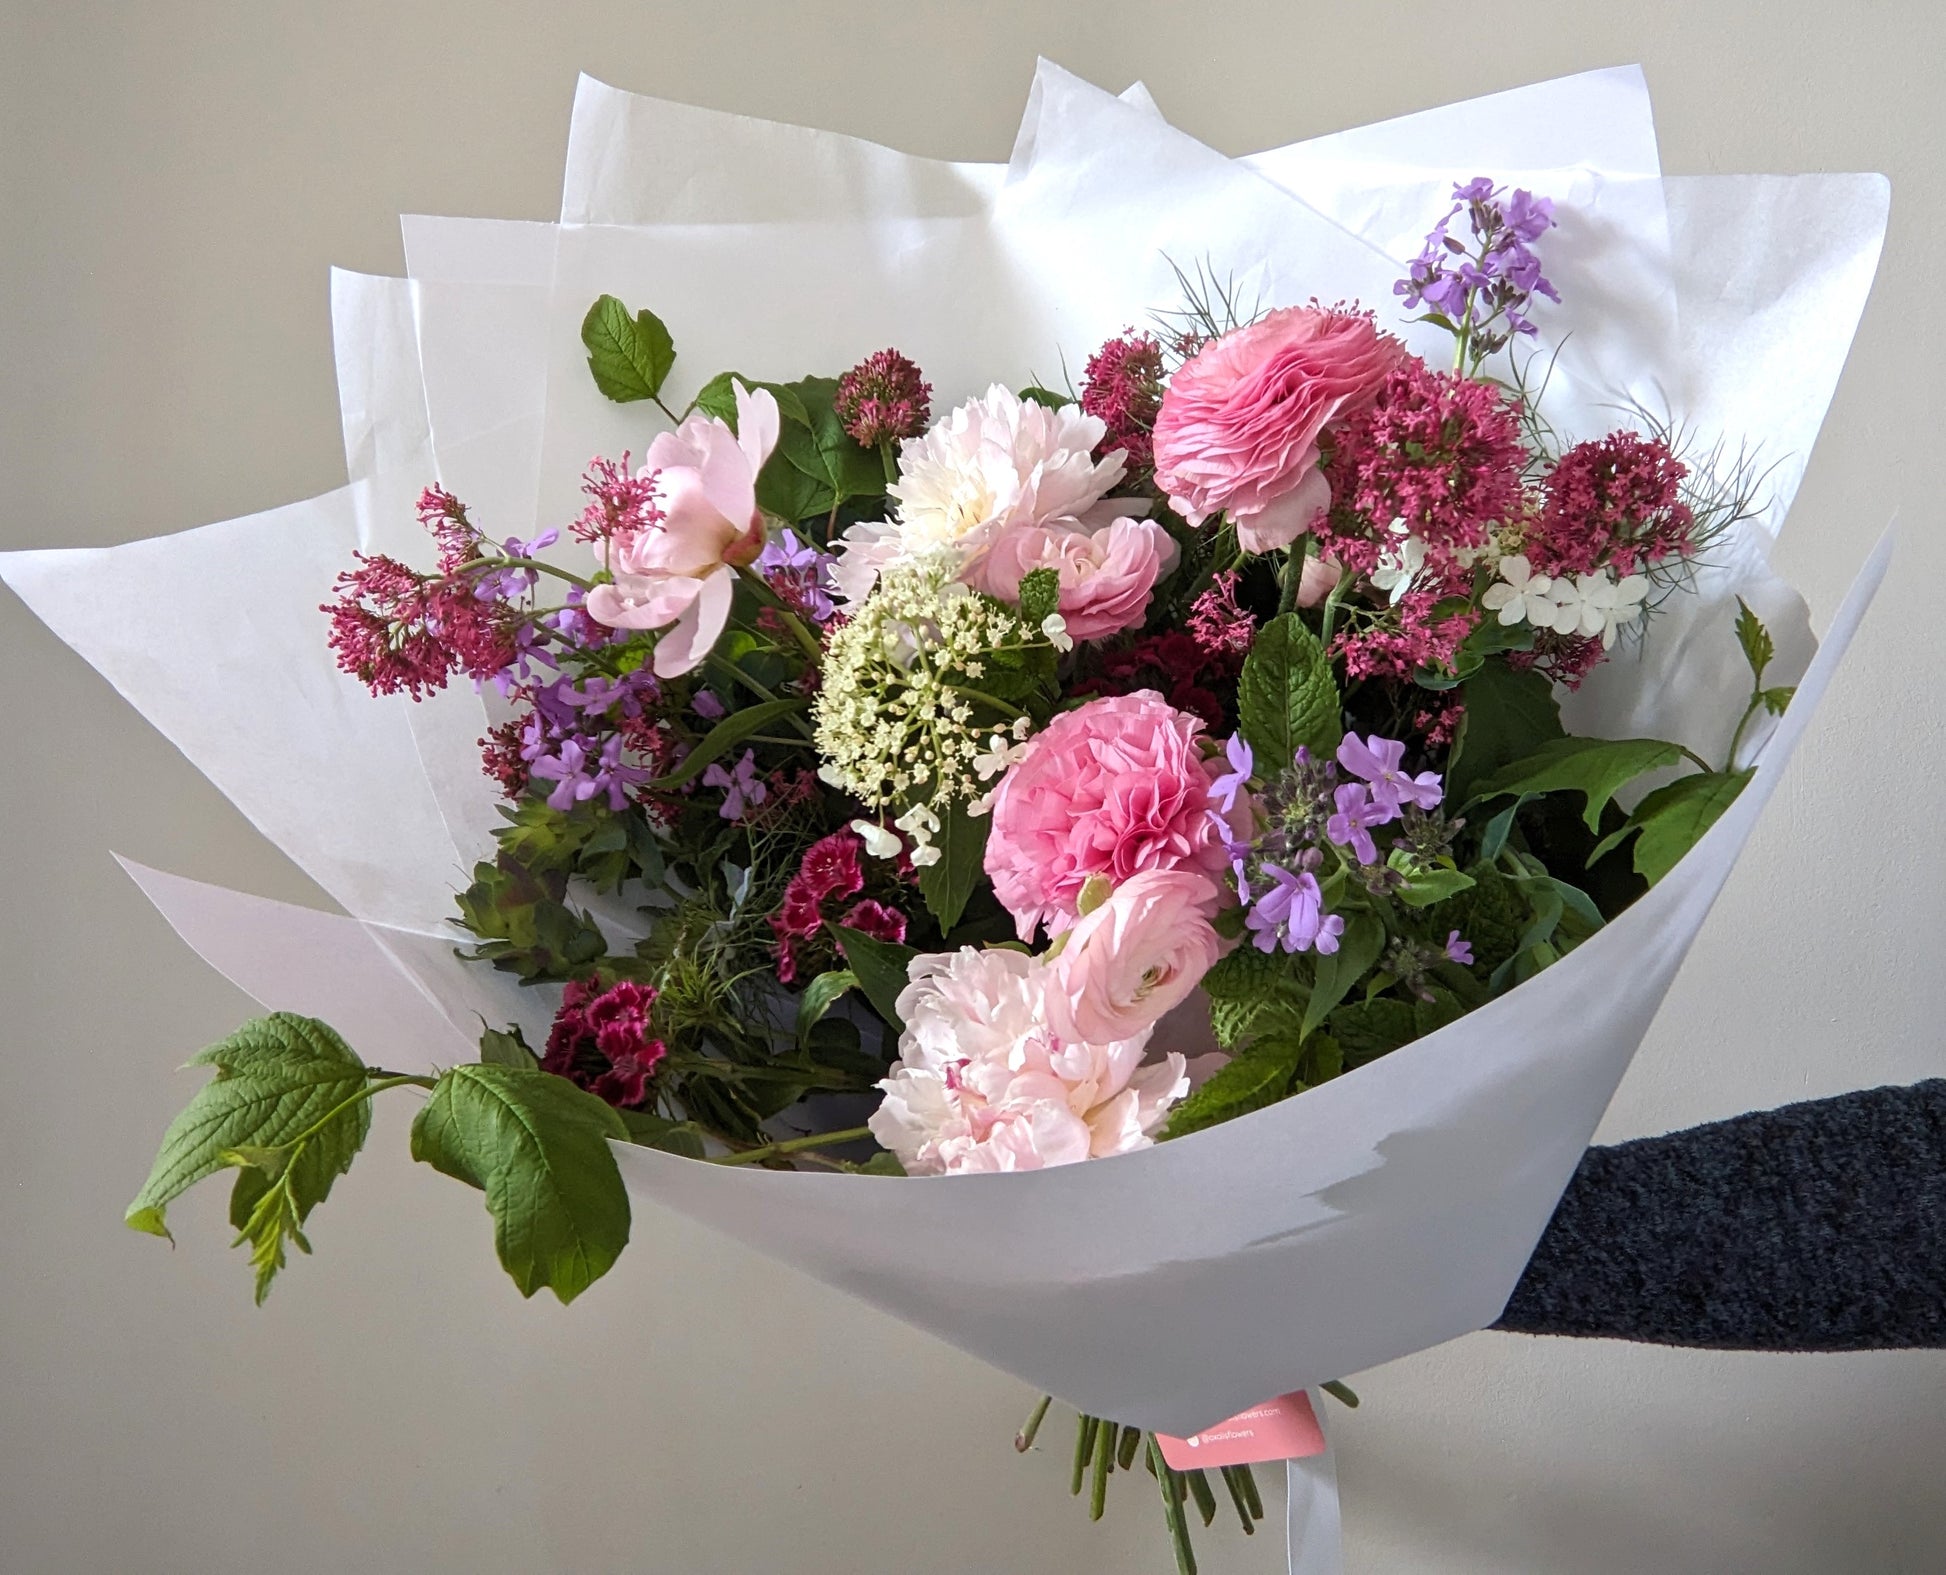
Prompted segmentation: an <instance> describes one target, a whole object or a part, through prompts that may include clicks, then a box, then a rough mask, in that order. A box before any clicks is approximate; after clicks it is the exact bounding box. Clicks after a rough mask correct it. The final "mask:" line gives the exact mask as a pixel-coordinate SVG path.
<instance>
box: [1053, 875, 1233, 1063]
mask: <svg viewBox="0 0 1946 1575" xmlns="http://www.w3.org/2000/svg"><path fill="white" fill-rule="evenodd" d="M1217 899H1218V891H1217V887H1216V884H1215V882H1213V881H1211V880H1210V879H1209V877H1208V876H1206V875H1203V874H1201V873H1199V872H1198V871H1195V870H1184V869H1176V870H1144V871H1142V873H1141V874H1139V875H1136V876H1135V877H1133V878H1132V879H1130V880H1128V881H1125V882H1124V883H1123V884H1121V885H1119V886H1117V887H1116V888H1115V889H1114V891H1112V892H1111V893H1109V895H1108V898H1107V900H1106V901H1104V902H1103V903H1102V904H1101V905H1100V906H1099V907H1097V908H1094V909H1092V910H1090V911H1089V912H1088V913H1085V914H1083V915H1082V916H1081V917H1080V918H1079V919H1077V920H1075V922H1074V927H1073V928H1072V929H1070V930H1069V931H1068V932H1067V940H1066V942H1065V944H1063V946H1062V947H1061V954H1060V956H1059V957H1057V958H1056V959H1055V960H1054V962H1053V963H1052V964H1051V965H1050V975H1049V979H1048V988H1047V1021H1048V1026H1049V1027H1051V1028H1052V1029H1053V1030H1054V1032H1055V1033H1056V1034H1058V1035H1060V1036H1061V1037H1062V1038H1063V1039H1081V1040H1088V1041H1095V1042H1106V1041H1112V1040H1117V1039H1127V1038H1129V1037H1130V1036H1132V1035H1135V1034H1139V1033H1145V1032H1146V1031H1147V1030H1149V1029H1150V1028H1152V1027H1153V1026H1154V1025H1155V1023H1156V1022H1157V1020H1158V1019H1160V1018H1161V1017H1162V1015H1163V1014H1164V1013H1165V1012H1168V1011H1169V1010H1171V1009H1172V1008H1174V1007H1176V1006H1179V1005H1181V1004H1182V1002H1183V1001H1184V1000H1185V999H1187V998H1188V996H1189V994H1190V992H1191V991H1192V990H1194V989H1195V988H1196V986H1197V985H1198V984H1199V983H1201V982H1202V978H1203V975H1204V974H1206V973H1208V972H1209V971H1210V967H1211V965H1212V964H1214V963H1215V961H1216V959H1217V958H1218V956H1220V955H1221V954H1222V950H1223V943H1222V941H1221V940H1220V939H1219V938H1218V936H1217V933H1216V931H1215V930H1214V929H1213V928H1212V927H1211V925H1210V919H1211V917H1212V916H1213V915H1214V913H1215V911H1216V905H1217Z"/></svg>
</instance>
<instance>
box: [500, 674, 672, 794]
mask: <svg viewBox="0 0 1946 1575" xmlns="http://www.w3.org/2000/svg"><path fill="white" fill-rule="evenodd" d="M527 693H528V695H529V697H530V698H531V700H532V702H533V711H532V713H531V714H530V715H529V716H528V718H527V720H526V723H525V725H524V726H523V727H522V728H521V731H520V751H519V753H520V758H521V759H522V760H523V761H525V762H526V765H527V770H528V773H529V774H530V775H531V776H535V777H539V778H541V779H543V780H545V781H549V782H552V783H553V784H554V789H553V791H552V792H550V793H549V794H548V795H547V803H548V807H549V808H551V809H572V808H573V807H574V806H575V805H576V804H581V803H585V802H587V801H588V800H589V799H591V798H594V797H595V796H596V795H598V794H606V795H607V798H608V807H609V808H610V809H612V810H620V809H622V808H624V807H625V806H626V805H627V803H628V795H629V793H630V791H631V790H632V789H634V788H636V787H639V786H640V785H641V784H642V783H644V782H647V781H648V780H649V778H650V776H651V775H652V773H651V772H650V771H649V769H648V768H647V767H645V766H638V765H631V764H629V763H628V761H626V760H625V759H624V758H623V751H624V750H626V749H627V748H628V739H627V737H626V736H625V735H626V730H627V724H629V723H631V722H637V721H640V720H641V719H642V718H643V717H644V715H645V714H646V712H647V711H648V709H649V708H651V707H653V705H654V704H655V702H656V700H657V699H658V698H659V695H660V690H659V688H658V686H657V684H656V680H655V675H654V674H653V673H651V672H650V671H649V670H648V669H647V668H637V669H636V670H635V671H633V672H631V673H628V674H626V675H624V676H622V677H620V678H604V677H602V676H601V675H600V674H594V675H592V676H589V677H586V678H582V679H580V680H579V681H577V680H575V679H574V678H571V677H568V676H565V675H564V676H562V677H560V678H557V679H555V680H554V681H553V682H552V683H549V684H541V685H534V686H532V687H530V688H529V689H528V691H527Z"/></svg>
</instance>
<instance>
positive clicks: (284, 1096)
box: [126, 1012, 372, 1299]
mask: <svg viewBox="0 0 1946 1575" xmlns="http://www.w3.org/2000/svg"><path fill="white" fill-rule="evenodd" d="M190 1065H192V1066H213V1067H215V1068H216V1076H215V1077H214V1078H212V1079H211V1080H210V1081H209V1082H208V1083H206V1084H204V1085H203V1087H202V1088H201V1089H200V1090H199V1091H198V1092H197V1094H196V1097H195V1098H194V1099H192V1100H191V1101H190V1102H189V1107H188V1108H187V1109H186V1110H184V1111H183V1113H182V1114H181V1115H179V1116H177V1117H176V1119H175V1120H174V1121H173V1122H171V1123H170V1126H169V1130H168V1132H167V1133H166V1134H165V1135H164V1137H163V1139H162V1148H161V1151H160V1152H159V1153H158V1154H157V1155H156V1157H155V1165H154V1167H153V1168H152V1169H151V1170H150V1172H149V1179H148V1180H147V1182H145V1183H144V1184H143V1187H142V1190H141V1191H140V1192H138V1193H137V1194H136V1195H135V1201H134V1202H132V1203H131V1204H129V1206H128V1213H127V1216H126V1219H127V1223H128V1225H129V1227H130V1228H131V1229H133V1230H139V1231H146V1232H148V1233H149V1234H150V1235H152V1236H164V1237H166V1236H168V1234H169V1227H168V1223H167V1213H168V1207H169V1204H170V1203H172V1202H173V1201H174V1200H175V1199H176V1198H178V1197H180V1196H182V1194H183V1193H184V1192H186V1191H188V1190H189V1188H191V1187H192V1186H194V1185H195V1184H196V1183H197V1182H199V1181H201V1180H202V1179H203V1178H204V1177H205V1176H210V1175H214V1174H215V1173H216V1172H217V1171H219V1170H222V1169H224V1168H226V1167H228V1166H231V1165H234V1164H238V1163H242V1164H244V1165H245V1166H246V1167H248V1166H254V1165H255V1164H256V1160H255V1159H253V1158H250V1157H248V1156H251V1155H253V1154H256V1155H259V1156H260V1155H261V1153H262V1152H263V1151H266V1150H281V1149H282V1148H284V1146H285V1145H287V1144H289V1143H291V1142H292V1141H293V1140H294V1139H296V1138H298V1137H300V1136H302V1135H303V1134H304V1133H305V1132H307V1131H308V1130H309V1129H310V1128H312V1127H313V1126H316V1125H317V1124H318V1123H319V1122H320V1121H323V1120H324V1118H325V1117H327V1116H330V1115H331V1114H332V1112H333V1111H334V1110H337V1109H338V1107H339V1106H341V1105H345V1103H346V1102H347V1101H348V1100H352V1099H353V1098H354V1097H355V1096H356V1095H358V1094H360V1093H362V1092H363V1091H364V1088H365V1082H366V1077H365V1067H364V1063H363V1062H361V1061H360V1060H359V1059H358V1057H357V1056H355V1055H353V1054H352V1053H351V1051H350V1050H349V1049H348V1048H347V1047H346V1045H345V1042H344V1041H343V1040H342V1039H340V1038H339V1037H338V1036H337V1035H336V1034H335V1033H333V1032H332V1031H331V1029H330V1028H328V1027H327V1026H326V1025H325V1024H323V1023H321V1022H318V1021H317V1020H316V1019H315V1018H310V1017H297V1016H294V1015H292V1014H291V1013H288V1012H274V1013H272V1014H271V1015H270V1016H268V1017H260V1018H257V1019H256V1020H254V1021H253V1022H248V1023H245V1024H244V1025H243V1026H242V1027H241V1028H239V1029H238V1030H237V1031H236V1032H235V1033H233V1034H231V1035H230V1037H229V1038H227V1039H224V1040H222V1041H220V1042H219V1043H217V1044H213V1045H211V1046H210V1047H209V1048H208V1049H207V1050H205V1051H203V1052H202V1053H201V1054H200V1055H198V1056H197V1057H196V1058H195V1059H194V1060H193V1061H191V1062H190ZM371 1119H372V1115H371V1109H370V1107H369V1105H368V1104H367V1103H366V1102H365V1101H364V1100H362V1099H360V1100H357V1102H356V1103H354V1104H351V1105H350V1106H349V1108H348V1109H345V1110H344V1111H343V1112H342V1113H340V1114H339V1115H338V1116H336V1117H334V1118H333V1119H332V1120H331V1121H329V1122H328V1123H327V1124H326V1125H325V1126H324V1127H323V1128H322V1129H321V1130H320V1131H319V1132H318V1133H317V1135H316V1137H315V1138H314V1139H313V1141H312V1143H311V1144H309V1145H307V1148H306V1152H305V1153H304V1154H302V1155H300V1156H298V1160H297V1164H298V1168H299V1169H300V1170H301V1171H302V1175H301V1176H300V1177H298V1178H297V1179H296V1180H295V1181H294V1182H293V1184H292V1187H293V1191H294V1193H295V1207H296V1208H297V1210H298V1213H299V1217H300V1218H301V1216H302V1214H303V1213H306V1212H308V1211H309V1210H310V1209H311V1208H313V1207H315V1206H316V1205H317V1204H318V1203H321V1202H322V1201H323V1200H324V1198H325V1195H326V1194H327V1193H329V1192H330V1190H331V1183H332V1182H333V1181H334V1180H336V1178H337V1177H338V1176H340V1175H342V1174H343V1173H344V1171H345V1169H346V1168H347V1167H348V1166H349V1165H350V1164H351V1161H352V1157H353V1156H354V1155H355V1154H356V1153H357V1152H358V1150H359V1148H360V1147H361V1146H363V1144H364V1141H365V1135H366V1133H367V1132H368V1131H370V1129H371ZM232 1156H234V1157H232ZM288 1162H289V1156H285V1158H284V1160H282V1161H280V1163H288ZM253 1176H254V1177H256V1178H258V1179H257V1180H255V1181H250V1182H248V1183H247V1185H246V1178H248V1177H253ZM271 1184H272V1183H271V1178H270V1177H269V1175H268V1174H266V1172H265V1171H264V1170H261V1169H254V1168H246V1169H245V1171H244V1172H243V1175H242V1176H240V1177H239V1178H238V1191H239V1193H242V1194H244V1197H245V1198H246V1199H247V1204H245V1203H243V1202H242V1201H241V1200H239V1199H238V1198H237V1197H235V1196H233V1198H232V1212H233V1216H234V1215H236V1214H241V1215H242V1216H243V1217H245V1218H247V1217H248V1214H249V1211H250V1209H251V1208H254V1207H255V1204H256V1201H257V1199H258V1198H259V1197H260V1196H262V1194H263V1193H265V1192H267V1191H268V1190H269V1188H270V1186H271ZM259 1299H261V1298H259Z"/></svg>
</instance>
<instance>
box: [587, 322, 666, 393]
mask: <svg viewBox="0 0 1946 1575" xmlns="http://www.w3.org/2000/svg"><path fill="white" fill-rule="evenodd" d="M581 342H582V344H584V345H585V346H587V349H588V370H589V372H591V373H592V374H593V375H594V379H595V387H596V388H598V389H600V390H601V391H602V393H604V394H606V395H607V396H608V397H609V398H610V399H612V400H614V401H615V402H616V403H617V404H622V405H625V404H628V403H630V402H632V401H634V400H637V399H654V398H655V397H656V396H657V395H658V394H660V393H661V392H662V383H663V379H664V378H666V377H668V375H669V368H670V367H671V366H673V365H675V361H676V345H675V341H674V340H672V339H671V338H670V337H669V330H668V329H667V328H665V327H664V326H663V323H662V319H661V318H659V317H657V316H656V315H655V313H654V312H651V311H648V310H646V309H644V310H643V311H640V312H637V313H636V314H635V315H634V316H633V317H630V316H629V315H628V308H627V307H626V306H624V305H622V303H621V302H620V301H618V300H617V299H616V298H615V297H614V296H612V295H604V296H600V297H598V298H597V299H596V301H595V304H594V305H593V306H591V307H589V308H588V315H587V316H586V317H584V318H582V319H581Z"/></svg>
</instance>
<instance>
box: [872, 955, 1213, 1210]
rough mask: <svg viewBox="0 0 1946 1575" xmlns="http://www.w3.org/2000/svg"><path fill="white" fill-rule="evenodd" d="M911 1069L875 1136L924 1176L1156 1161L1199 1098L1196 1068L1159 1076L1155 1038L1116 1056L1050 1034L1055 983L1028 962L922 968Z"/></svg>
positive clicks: (1118, 1045) (902, 1069) (920, 964)
mask: <svg viewBox="0 0 1946 1575" xmlns="http://www.w3.org/2000/svg"><path fill="white" fill-rule="evenodd" d="M910 977H911V981H912V982H911V983H910V984H909V985H907V987H906V989H905V990H904V991H903V993H901V994H900V996H899V1015H900V1017H901V1018H903V1019H904V1021H905V1031H904V1033H903V1034H902V1035H901V1036H900V1038H899V1059H898V1060H897V1061H895V1062H894V1063H893V1065H892V1071H891V1075H890V1076H889V1077H887V1078H885V1080H884V1081H883V1082H881V1083H880V1084H879V1087H880V1088H882V1089H884V1090H885V1098H884V1100H883V1101H882V1102H881V1103H880V1105H879V1108H878V1110H877V1111H876V1112H875V1113H874V1114H873V1116H872V1118H871V1128H872V1135H873V1136H874V1137H876V1138H877V1139H878V1140H879V1142H880V1143H882V1144H884V1145H885V1147H887V1148H889V1149H890V1150H891V1151H892V1152H893V1153H895V1154H896V1155H898V1157H899V1160H900V1163H902V1164H903V1165H904V1166H905V1168H906V1170H907V1171H908V1172H909V1173H911V1174H912V1175H916V1176H924V1175H942V1174H955V1173H960V1174H963V1173H967V1172H975V1171H1001V1170H1039V1169H1041V1168H1043V1167H1045V1166H1048V1165H1068V1164H1073V1163H1074V1162H1076V1161H1077V1160H1083V1159H1100V1158H1104V1157H1106V1156H1108V1155H1111V1154H1124V1153H1127V1152H1128V1151H1129V1150H1131V1149H1137V1148H1146V1147H1147V1146H1148V1145H1149V1143H1150V1142H1152V1141H1153V1136H1152V1135H1153V1133H1154V1132H1155V1130H1156V1128H1157V1127H1159V1126H1161V1124H1162V1122H1163V1120H1164V1119H1165V1117H1166V1116H1167V1115H1168V1112H1169V1107H1170V1106H1171V1105H1172V1104H1174V1103H1175V1101H1176V1100H1178V1099H1180V1098H1181V1097H1182V1096H1183V1095H1184V1094H1185V1093H1187V1092H1188V1088H1189V1081H1188V1078H1187V1077H1186V1076H1185V1075H1184V1063H1183V1058H1182V1057H1181V1056H1180V1055H1174V1054H1171V1055H1168V1056H1165V1057H1163V1058H1162V1059H1161V1060H1159V1061H1155V1062H1150V1063H1145V1062H1144V1059H1143V1057H1144V1053H1145V1051H1146V1049H1147V1045H1148V1039H1149V1031H1148V1029H1146V1028H1144V1029H1142V1030H1141V1031H1140V1032H1138V1033H1136V1034H1134V1035H1132V1036H1130V1037H1129V1038H1127V1039H1122V1040H1118V1041H1115V1042H1113V1043H1109V1044H1089V1043H1080V1042H1074V1041H1068V1040H1064V1039H1062V1038H1060V1037H1058V1036H1057V1035H1056V1034H1055V1033H1054V1032H1053V1031H1052V1030H1051V1029H1050V1028H1049V1026H1048V1013H1047V1010H1046V1007H1047V1001H1046V989H1047V982H1048V970H1047V968H1046V965H1045V964H1043V963H1042V962H1041V961H1040V960H1039V959H1038V958H1034V957H1028V956H1025V955H1023V954H1022V953H1020V952H1015V951H1006V950H994V951H978V950H975V949H974V948H973V947H970V946H967V947H962V948H961V949H960V950H959V951H956V952H942V953H936V954H933V955H930V956H921V957H916V958H914V959H913V961H912V965H911V975H910Z"/></svg>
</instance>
